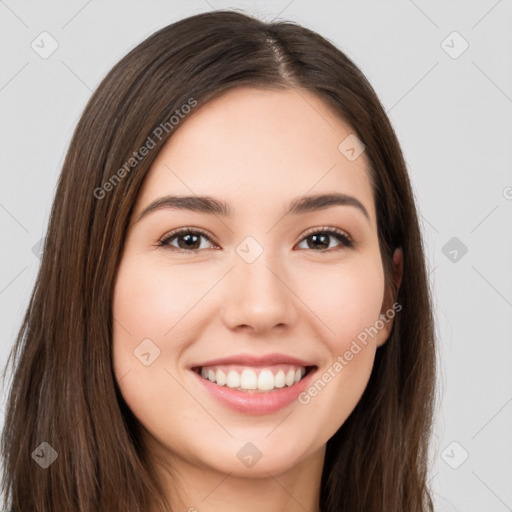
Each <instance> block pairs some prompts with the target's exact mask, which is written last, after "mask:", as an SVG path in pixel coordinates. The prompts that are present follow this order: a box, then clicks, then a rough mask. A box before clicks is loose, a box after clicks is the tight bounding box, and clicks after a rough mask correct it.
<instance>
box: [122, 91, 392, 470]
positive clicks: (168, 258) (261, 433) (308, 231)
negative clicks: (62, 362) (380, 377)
mask: <svg viewBox="0 0 512 512" xmlns="http://www.w3.org/2000/svg"><path fill="white" fill-rule="evenodd" d="M299 92H300V94H299ZM180 123H181V124H180V126H179V127H178V128H179V129H177V131H176V133H175V134H174V135H173V137H172V138H171V139H170V140H169V141H168V142H167V144H166V145H165V146H164V148H163V149H162V150H161V152H160V154H159V155H158V157H157V159H156V161H155V162H154V164H153V166H152V168H151V170H150V172H149V174H148V176H147V179H146V181H145V183H144V187H143V190H142V191H141V193H140V196H139V198H138V202H137V204H136V206H135V210H134V214H133V218H132V220H131V224H130V227H129V230H128V233H127V238H126V242H125V246H124V252H123V255H122V260H121V264H120V268H119V273H118V276H117V281H116V287H115V296H114V304H113V313H114V317H115V322H114V340H113V357H114V365H115V372H116V376H117V380H118V382H119V387H120V390H121V392H122V395H123V397H124V399H125V401H126V403H127V404H128V406H129V407H130V409H131V410H132V411H133V413H134V415H135V416H136V417H137V419H138V420H139V421H140V423H141V424H142V426H143V427H144V429H143V432H144V435H145V437H146V441H147V442H148V443H149V444H150V445H151V446H152V447H153V449H154V450H156V451H155V453H156V452H158V455H159V458H161V460H168V461H173V460H180V461H186V463H190V464H192V465H194V466H195V467H199V468H205V469H208V470H210V471H211V470H213V471H218V472H222V473H223V474H226V473H231V474H233V475H244V474H247V473H248V472H249V471H250V472H251V473H250V474H251V475H252V476H258V475H268V473H267V472H270V473H271V474H273V475H275V474H277V473H279V472H281V471H285V470H287V469H289V468H292V467H294V466H297V465H298V464H300V463H301V462H304V461H306V460H307V459H308V458H310V457H315V456H318V455H319V454H320V455H323V453H324V452H323V450H324V447H325V443H326V442H327V440H328V439H329V438H330V437H331V436H332V435H333V434H334V433H335V432H336V431H337V430H338V428H339V427H340V426H341V425H342V424H343V422H344V421H345V420H346V418H347V417H348V416H349V414H350V413H351V411H352V410H353V409H354V407H355V405H356V404H357V402H358V400H359V399H360V397H361V395H362V393H363V391H364V389H365V387H366V385H367V382H368V379H369V376H370V373H371V370H372V366H373V361H374V356H375V351H376V349H377V347H378V346H379V345H381V344H382V343H383V342H384V341H385V340H386V338H387V336H388V334H389V330H390V328H391V325H392V321H390V320H389V316H388V317H387V320H386V321H384V320H383V318H384V317H380V316H379V315H380V314H381V313H384V314H386V312H385V310H384V309H383V297H384V274H383V268H382V263H381V255H380V252H379V244H378V238H377V223H376V213H375V208H374V201H373V196H372V189H371V185H370V181H369V167H368V166H369V163H368V160H367V157H366V155H365V153H364V148H363V147H362V146H361V145H358V141H357V139H355V138H354V135H353V134H352V131H351V129H350V127H349V126H347V125H346V124H345V123H343V122H342V121H341V120H340V119H338V118H337V117H335V116H334V115H333V113H332V112H331V111H330V110H329V108H328V107H327V106H326V105H325V104H324V103H323V102H322V101H321V100H320V99H318V98H317V97H316V96H314V95H313V94H311V93H310V92H307V91H297V92H296V91H294V90H286V91H268V90H261V89H252V88H238V89H234V90H231V91H229V92H227V93H224V94H223V95H222V96H220V97H218V98H216V99H214V100H212V101H210V102H209V103H207V104H206V105H204V106H202V107H201V108H198V109H197V110H195V111H192V112H191V113H190V114H189V115H188V117H186V118H185V119H183V120H181V121H180ZM175 129H176V128H175ZM347 137H348V139H347ZM361 151H362V152H361ZM360 152H361V154H359V153H360ZM334 194H337V195H339V199H338V200H337V201H330V202H329V200H324V201H322V200H313V199H308V198H309V197H311V196H315V197H317V196H321V195H334ZM170 196H173V197H174V196H187V197H189V198H190V199H188V200H183V201H181V203H176V202H175V203H174V206H171V201H170V200H168V201H167V200H163V201H160V203H159V207H156V208H150V209H149V210H146V208H148V206H149V205H152V204H153V206H155V205H154V201H157V200H161V199H162V198H166V197H170ZM205 196H208V198H209V199H210V203H207V202H205V200H203V199H201V198H203V197H205ZM331 199H332V198H331ZM213 201H215V202H219V203H222V204H223V205H225V206H226V209H227V210H229V211H228V212H224V211H222V210H221V208H220V207H218V206H216V205H217V203H213ZM322 205H323V206H322ZM157 206H158V205H157ZM292 206H294V208H293V209H292V211H291V212H289V210H290V208H291V207H292ZM143 212H145V214H143V215H142V216H141V214H142V213H143ZM184 228H188V229H189V230H190V233H189V234H187V233H181V234H172V232H173V231H176V230H183V229H184ZM326 229H329V230H331V231H326ZM388 313H389V310H388ZM276 354H278V356H276V357H277V359H275V358H271V359H269V360H268V361H264V362H263V363H261V364H259V362H258V361H257V360H249V359H247V360H243V359H242V358H243V357H244V356H248V357H251V356H252V357H254V358H260V357H262V358H264V357H265V356H269V355H273V356H275V355H276ZM228 357H230V358H233V359H232V360H231V361H225V362H224V363H225V364H214V360H218V359H223V358H228ZM293 358H295V359H298V360H300V362H302V363H304V364H303V365H301V364H300V362H297V361H296V360H294V359H293ZM237 363H238V364H237ZM278 363H279V364H278ZM200 366H204V367H205V370H204V375H206V376H211V377H212V378H218V379H219V381H220V382H219V383H212V382H210V381H209V380H207V379H204V378H203V377H202V376H201V375H200V374H199V373H197V372H196V371H195V370H196V369H197V367H200ZM301 366H304V370H307V373H306V375H305V377H304V378H303V380H301V381H300V382H298V383H295V377H296V376H297V375H299V376H300V375H301V374H302V370H301ZM310 367H313V368H310ZM311 370H313V372H312V371H311ZM199 372H200V369H199ZM260 374H263V376H262V377H260ZM288 379H289V380H288ZM221 384H222V385H221ZM290 384H291V385H290ZM240 385H242V386H243V387H246V388H251V387H254V386H258V385H260V387H261V388H263V389H262V390H259V388H258V390H254V389H253V390H245V391H243V390H238V391H237V390H236V388H238V387H239V386H240ZM272 386H274V389H273V390H269V388H271V387H272ZM219 392H222V393H219ZM310 460H311V459H310Z"/></svg>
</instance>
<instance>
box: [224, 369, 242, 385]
mask: <svg viewBox="0 0 512 512" xmlns="http://www.w3.org/2000/svg"><path fill="white" fill-rule="evenodd" d="M226 386H227V387H228V388H239V387H240V374H239V373H238V372H235V370H231V371H230V372H229V373H228V377H227V380H226Z"/></svg>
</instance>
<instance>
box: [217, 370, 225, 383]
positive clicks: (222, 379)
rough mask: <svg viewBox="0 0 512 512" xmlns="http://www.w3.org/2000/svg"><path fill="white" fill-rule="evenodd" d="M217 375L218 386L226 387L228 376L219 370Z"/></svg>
mask: <svg viewBox="0 0 512 512" xmlns="http://www.w3.org/2000/svg"><path fill="white" fill-rule="evenodd" d="M215 375H216V380H217V384H218V385H219V386H224V384H226V381H227V377H226V374H225V373H224V372H223V371H222V370H217V373H216V374H215Z"/></svg>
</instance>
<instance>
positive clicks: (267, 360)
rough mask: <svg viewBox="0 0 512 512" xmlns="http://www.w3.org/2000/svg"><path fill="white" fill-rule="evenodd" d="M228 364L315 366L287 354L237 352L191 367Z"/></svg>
mask: <svg viewBox="0 0 512 512" xmlns="http://www.w3.org/2000/svg"><path fill="white" fill-rule="evenodd" d="M227 364H238V365H241V366H269V365H273V364H292V365H296V366H315V365H314V364H313V363H311V362H309V361H305V360H303V359H298V358H296V357H293V356H289V355H286V354H277V353H274V354H267V355H263V356H256V355H251V354H237V355H233V356H229V357H221V358H219V359H210V360H209V361H204V362H201V363H197V364H193V365H192V366H191V368H197V367H203V366H220V365H227Z"/></svg>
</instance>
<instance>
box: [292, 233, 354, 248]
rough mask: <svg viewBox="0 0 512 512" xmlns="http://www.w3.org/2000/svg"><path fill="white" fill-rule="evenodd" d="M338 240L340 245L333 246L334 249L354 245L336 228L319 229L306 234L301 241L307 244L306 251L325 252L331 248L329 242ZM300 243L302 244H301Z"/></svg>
mask: <svg viewBox="0 0 512 512" xmlns="http://www.w3.org/2000/svg"><path fill="white" fill-rule="evenodd" d="M333 240H338V241H339V242H340V243H339V244H338V245H337V246H335V249H341V248H343V247H353V245H354V243H353V242H352V240H351V239H350V238H349V237H348V235H346V234H345V233H344V232H343V231H341V230H339V229H336V228H321V229H318V230H316V231H313V232H310V233H309V234H307V235H306V236H305V237H304V238H303V241H306V243H307V247H306V248H307V249H313V250H317V251H318V252H320V251H325V250H327V249H329V248H332V247H331V242H332V241H333ZM301 243H302V242H301Z"/></svg>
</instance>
